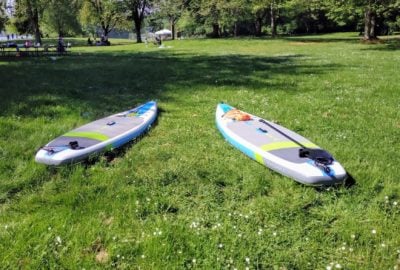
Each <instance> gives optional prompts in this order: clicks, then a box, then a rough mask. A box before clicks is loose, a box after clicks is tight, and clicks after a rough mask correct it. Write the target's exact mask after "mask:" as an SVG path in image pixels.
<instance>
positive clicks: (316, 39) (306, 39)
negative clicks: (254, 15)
mask: <svg viewBox="0 0 400 270" xmlns="http://www.w3.org/2000/svg"><path fill="white" fill-rule="evenodd" d="M282 39H283V40H286V41H291V42H303V43H333V42H345V43H359V42H360V40H361V37H360V36H354V37H324V36H323V35H315V36H313V35H310V36H298V37H296V36H291V37H282Z"/></svg>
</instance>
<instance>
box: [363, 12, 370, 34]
mask: <svg viewBox="0 0 400 270" xmlns="http://www.w3.org/2000/svg"><path fill="white" fill-rule="evenodd" d="M370 39H371V9H370V8H367V9H366V10H365V13H364V40H370Z"/></svg>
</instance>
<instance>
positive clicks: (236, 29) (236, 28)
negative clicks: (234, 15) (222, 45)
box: [233, 22, 239, 37]
mask: <svg viewBox="0 0 400 270" xmlns="http://www.w3.org/2000/svg"><path fill="white" fill-rule="evenodd" d="M238 31H239V27H238V23H237V22H235V27H234V29H233V36H234V37H237V36H238Z"/></svg>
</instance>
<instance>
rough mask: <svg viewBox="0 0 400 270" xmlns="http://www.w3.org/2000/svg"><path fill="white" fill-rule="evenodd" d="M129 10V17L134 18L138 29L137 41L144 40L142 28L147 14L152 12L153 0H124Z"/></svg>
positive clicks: (136, 29)
mask: <svg viewBox="0 0 400 270" xmlns="http://www.w3.org/2000/svg"><path fill="white" fill-rule="evenodd" d="M123 2H124V5H125V7H126V9H127V10H128V12H129V13H128V19H130V20H133V24H134V26H135V31H136V42H137V43H141V42H142V34H141V29H142V25H143V21H144V18H145V16H147V15H148V14H149V13H150V12H151V7H152V4H153V1H152V0H123Z"/></svg>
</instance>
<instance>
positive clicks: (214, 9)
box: [199, 0, 224, 38]
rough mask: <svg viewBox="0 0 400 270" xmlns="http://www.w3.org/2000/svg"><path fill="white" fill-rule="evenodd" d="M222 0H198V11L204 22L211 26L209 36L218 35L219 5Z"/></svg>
mask: <svg viewBox="0 0 400 270" xmlns="http://www.w3.org/2000/svg"><path fill="white" fill-rule="evenodd" d="M223 1H224V0H200V5H199V8H200V9H199V13H200V15H201V16H202V17H203V18H204V23H205V24H207V25H209V26H211V27H212V34H211V37H214V38H216V37H219V36H220V17H221V11H222V10H221V7H222V6H223V3H224V2H223Z"/></svg>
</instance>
